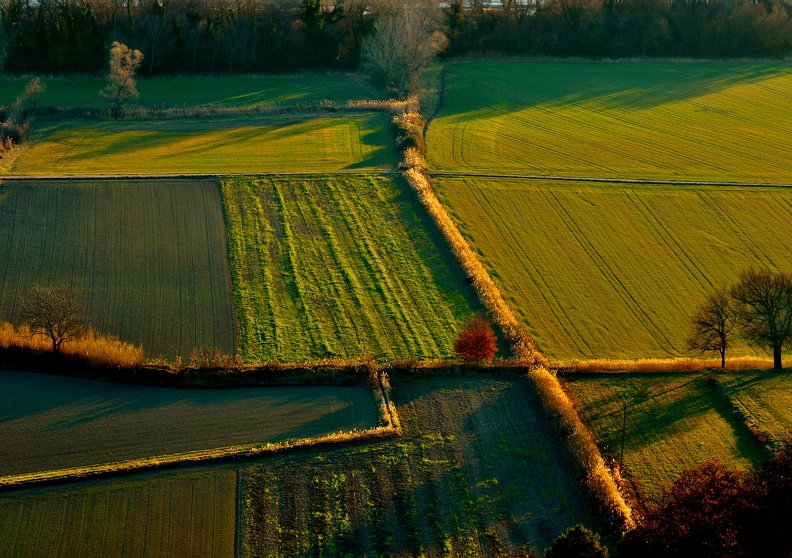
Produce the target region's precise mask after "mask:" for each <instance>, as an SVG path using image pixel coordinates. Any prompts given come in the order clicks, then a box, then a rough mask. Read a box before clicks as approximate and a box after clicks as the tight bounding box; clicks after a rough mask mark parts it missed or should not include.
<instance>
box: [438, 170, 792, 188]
mask: <svg viewBox="0 0 792 558" xmlns="http://www.w3.org/2000/svg"><path fill="white" fill-rule="evenodd" d="M429 174H430V176H432V177H437V178H503V179H525V180H544V181H556V182H602V183H608V184H656V185H658V186H742V187H752V188H792V184H772V183H769V182H715V181H710V180H670V179H651V178H593V177H586V176H554V175H547V174H506V173H495V172H464V171H429Z"/></svg>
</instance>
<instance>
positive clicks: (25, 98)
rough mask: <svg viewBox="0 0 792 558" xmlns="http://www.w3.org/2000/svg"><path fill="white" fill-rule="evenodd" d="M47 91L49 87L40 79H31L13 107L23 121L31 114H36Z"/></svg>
mask: <svg viewBox="0 0 792 558" xmlns="http://www.w3.org/2000/svg"><path fill="white" fill-rule="evenodd" d="M46 89H47V87H46V86H45V85H44V84H43V83H41V80H40V79H39V78H37V77H34V78H33V79H31V80H30V81H29V82H27V84H26V85H25V88H24V89H23V90H22V92H21V93H20V94H19V95H18V96H17V98H16V102H15V103H14V106H13V108H14V111H15V112H17V113H18V114H19V115H20V117H21V118H22V119H24V118H26V117H27V116H28V115H29V114H30V113H32V112H35V110H36V107H37V106H38V104H39V102H40V101H41V97H42V96H43V95H44V91H46Z"/></svg>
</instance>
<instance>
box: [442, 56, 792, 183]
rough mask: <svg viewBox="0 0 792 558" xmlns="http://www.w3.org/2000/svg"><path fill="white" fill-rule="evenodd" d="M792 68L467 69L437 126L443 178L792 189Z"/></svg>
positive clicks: (448, 94)
mask: <svg viewBox="0 0 792 558" xmlns="http://www.w3.org/2000/svg"><path fill="white" fill-rule="evenodd" d="M790 87H792V67H790V66H789V65H787V64H783V63H782V64H779V63H761V62H723V63H712V62H643V61H641V62H619V63H592V62H566V61H561V62H521V63H508V62H506V63H496V62H492V61H488V62H478V63H460V64H454V65H451V66H450V67H449V68H448V71H447V74H446V76H445V91H444V94H443V101H442V108H441V110H440V111H439V114H438V115H437V118H436V119H435V120H434V121H433V122H432V124H431V126H430V127H429V131H428V135H427V144H428V146H429V153H428V161H429V163H430V165H431V166H432V167H433V168H435V169H438V170H450V171H483V172H499V173H523V174H526V173H527V174H542V175H554V176H580V177H611V178H648V179H661V178H662V179H695V180H708V181H749V182H769V183H776V184H790V183H792V169H790V167H789V165H788V160H789V147H788V146H789V145H790V143H792V110H790V108H789V100H788V95H787V92H788V91H789V89H790Z"/></svg>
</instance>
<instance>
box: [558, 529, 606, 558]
mask: <svg viewBox="0 0 792 558" xmlns="http://www.w3.org/2000/svg"><path fill="white" fill-rule="evenodd" d="M544 558H608V547H606V546H602V544H601V543H600V536H599V535H598V534H597V533H595V532H593V531H590V530H588V529H586V528H585V527H584V526H583V525H575V526H574V527H570V528H569V529H567V531H566V533H564V534H563V535H561V536H560V537H558V538H557V539H556V540H554V541H553V545H552V546H551V547H550V548H548V549H547V552H545V554H544Z"/></svg>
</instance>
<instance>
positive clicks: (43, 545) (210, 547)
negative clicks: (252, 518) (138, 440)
mask: <svg viewBox="0 0 792 558" xmlns="http://www.w3.org/2000/svg"><path fill="white" fill-rule="evenodd" d="M235 528H236V473H235V471H233V470H228V469H218V468H214V469H211V470H206V469H203V470H195V471H191V472H189V473H183V472H182V473H167V474H162V473H157V474H146V475H136V476H133V477H130V478H127V479H124V480H112V481H92V482H83V483H80V484H75V485H69V486H64V487H48V488H38V489H28V490H23V491H17V492H11V493H6V494H0V556H3V557H4V558H78V557H79V558H121V557H122V556H136V557H140V558H189V557H194V558H233V557H234V548H235Z"/></svg>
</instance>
